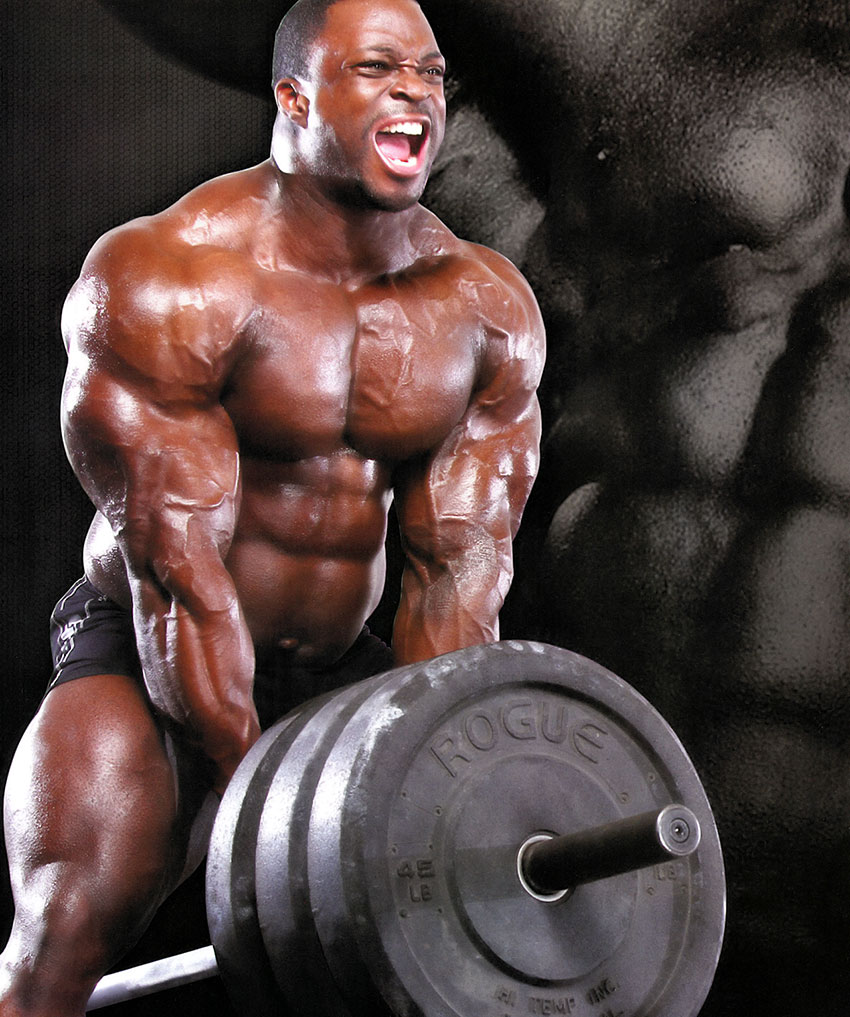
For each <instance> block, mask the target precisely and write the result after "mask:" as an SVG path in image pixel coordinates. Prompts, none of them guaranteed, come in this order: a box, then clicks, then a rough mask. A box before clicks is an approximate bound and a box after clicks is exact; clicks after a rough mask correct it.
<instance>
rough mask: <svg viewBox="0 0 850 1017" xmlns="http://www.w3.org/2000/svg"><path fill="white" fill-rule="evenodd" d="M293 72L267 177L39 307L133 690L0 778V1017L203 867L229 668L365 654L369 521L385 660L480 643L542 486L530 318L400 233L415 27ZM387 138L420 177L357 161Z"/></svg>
mask: <svg viewBox="0 0 850 1017" xmlns="http://www.w3.org/2000/svg"><path fill="white" fill-rule="evenodd" d="M312 52H313V57H314V59H313V61H312V63H311V69H310V76H309V77H306V78H305V79H304V80H300V79H295V78H293V77H291V76H290V77H285V78H282V79H281V81H279V82H278V83H277V85H276V89H275V95H276V99H277V103H278V118H277V121H276V123H275V128H274V136H273V141H272V158H271V159H270V160H269V161H268V162H266V163H263V164H262V165H260V166H257V167H254V168H251V169H247V170H244V171H240V172H237V173H233V174H230V175H228V176H225V177H221V178H218V179H216V180H213V181H210V182H209V183H207V184H204V185H202V186H201V187H199V188H197V189H196V190H194V191H192V192H191V193H190V194H188V195H187V196H186V197H185V198H183V199H181V200H180V201H178V202H177V203H176V204H175V205H173V206H172V207H171V208H169V209H166V210H165V211H163V212H161V213H159V214H156V215H153V216H150V217H148V218H145V219H140V220H137V221H135V222H132V223H129V224H127V225H126V226H123V227H119V228H118V229H116V230H114V231H112V232H111V233H109V234H107V235H106V236H105V237H103V238H102V239H101V240H100V241H98V243H97V244H96V245H95V247H94V248H93V249H92V252H91V253H90V255H89V257H88V258H87V259H86V262H85V264H84V266H83V270H82V273H81V275H80V279H79V281H78V282H77V284H76V285H75V286H74V288H73V290H72V292H71V294H70V295H69V298H68V301H67V303H66V307H65V312H64V314H63V334H64V337H65V342H66V345H67V349H68V371H67V375H66V381H65V388H64V392H63V402H62V425H63V435H64V439H65V443H66V448H67V451H68V456H69V459H70V461H71V463H72V465H73V466H74V469H75V471H76V473H77V475H78V477H79V479H80V481H81V483H82V485H83V487H84V488H85V490H86V491H87V493H88V494H89V495H90V497H91V499H92V502H93V503H94V505H95V507H96V509H97V515H96V516H95V520H94V523H93V525H92V530H91V532H90V534H89V538H88V541H87V545H86V555H85V559H86V572H87V574H88V576H89V578H90V579H91V580H92V581H93V582H94V584H95V585H96V586H97V587H98V589H99V590H100V591H101V592H103V593H105V594H107V595H109V596H110V597H112V598H114V599H115V600H117V601H118V602H120V603H122V604H125V605H126V606H127V607H128V609H130V610H131V611H132V616H133V621H134V624H135V629H136V637H137V644H138V648H139V655H140V658H141V661H142V665H143V670H144V686H145V689H144V690H143V689H142V688H141V687H140V684H139V683H138V682H136V681H135V680H133V679H131V678H129V677H126V676H123V675H118V674H101V675H89V676H86V677H81V678H77V679H75V680H73V681H68V682H65V683H64V684H60V685H58V686H57V687H56V688H54V689H53V690H52V691H50V693H49V694H48V695H47V696H46V697H45V699H44V701H43V703H42V706H41V708H40V710H39V713H38V715H37V716H36V718H35V720H34V721H33V722H32V724H31V725H30V727H29V728H28V730H27V732H26V733H25V735H24V738H23V739H22V741H21V744H20V745H19V747H18V750H17V752H16V755H15V759H14V761H13V764H12V767H11V771H10V775H9V780H8V784H7V790H6V797H5V811H4V820H5V832H6V841H7V849H8V857H9V865H10V874H11V882H12V888H13V893H14V897H15V908H16V910H15V921H14V926H13V929H12V934H11V937H10V940H9V943H8V944H7V946H6V948H5V950H4V952H3V955H2V958H0V1014H1V1015H2V1017H24V1015H27V1017H82V1014H83V1012H84V1007H85V1003H86V1001H87V999H88V997H89V995H90V993H91V990H92V988H93V987H94V985H95V983H96V982H97V980H98V978H99V977H100V976H101V975H103V973H104V972H105V971H106V970H107V968H108V967H110V966H111V965H112V964H113V963H115V962H116V961H117V960H118V958H119V957H120V956H121V954H122V953H123V952H124V951H126V949H127V948H128V947H129V946H130V945H132V943H133V942H134V941H135V939H136V938H137V937H138V936H139V934H140V933H141V932H142V931H143V930H144V928H145V926H146V925H147V923H148V922H149V920H150V918H151V916H152V914H153V913H154V911H155V910H156V908H157V907H158V905H159V904H160V903H161V901H162V900H163V898H164V897H165V896H166V895H167V894H168V893H169V892H170V890H171V889H173V887H174V886H175V885H176V883H177V882H178V881H179V879H180V876H181V874H182V873H184V872H185V871H187V870H191V867H192V865H193V864H197V862H198V860H199V849H200V851H203V848H204V840H203V833H204V830H205V828H208V823H209V818H210V810H211V807H212V808H214V806H215V804H216V803H217V798H216V796H215V794H213V792H214V791H221V790H222V789H223V788H224V787H225V785H226V784H227V781H228V779H229V778H230V776H231V775H232V773H233V771H234V770H235V768H236V766H237V765H238V763H239V762H240V760H241V759H242V758H243V756H244V754H245V752H247V750H248V749H249V747H250V746H251V745H252V744H253V742H254V741H255V740H256V738H257V737H258V735H259V720H258V716H257V711H256V709H255V705H254V701H253V698H252V686H253V681H254V669H255V668H254V665H255V659H256V655H257V654H258V653H260V652H265V651H267V650H268V649H270V648H278V649H279V650H281V651H282V652H283V654H284V655H286V654H289V655H291V659H292V660H293V661H294V662H296V663H298V664H299V665H305V666H306V667H307V668H308V669H309V668H313V669H315V670H318V669H320V668H321V667H322V666H323V665H326V664H331V663H333V662H335V661H336V660H338V659H339V658H340V657H341V656H342V655H343V654H344V653H345V651H346V650H347V649H348V648H349V647H350V646H351V645H352V643H353V642H354V641H355V639H356V637H357V636H358V634H359V633H360V632H361V630H362V627H363V624H364V622H365V620H366V618H367V617H368V616H369V615H370V613H371V612H372V611H373V609H374V607H375V605H376V603H377V601H378V598H379V596H380V594H381V590H382V587H383V583H384V572H385V559H384V539H385V536H386V528H387V512H388V509H389V506H390V502H391V500H392V498H393V497H395V498H396V501H397V514H398V519H399V524H400V528H401V535H402V543H403V546H404V552H405V569H404V573H403V577H402V588H401V599H400V605H399V609H398V614H397V617H396V621H395V626H394V632H393V650H394V654H395V657H396V659H397V661H398V662H399V663H405V662H412V661H416V660H421V659H425V658H429V657H432V656H435V655H437V654H440V653H443V652H447V651H449V650H453V649H457V648H459V647H462V646H466V645H470V644H474V643H478V642H486V641H489V640H492V639H495V638H498V633H499V620H498V616H499V610H500V608H501V605H502V602H503V600H504V597H505V594H506V592H507V589H508V586H509V585H510V582H511V578H512V575H513V561H512V548H511V542H512V539H513V537H514V536H515V534H516V531H517V527H518V526H519V522H520V517H521V515H522V511H523V508H524V506H525V502H526V499H527V498H528V494H529V490H530V488H531V484H532V482H533V479H534V476H535V474H536V471H537V465H538V454H539V439H540V414H539V408H538V403H537V397H536V388H537V385H538V382H539V379H540V375H541V372H542V368H543V356H544V350H543V346H544V337H543V329H542V323H541V318H540V313H539V311H538V308H537V303H536V301H535V299H534V297H533V295H532V293H531V290H530V289H529V287H528V285H527V284H526V282H525V281H524V279H523V278H522V276H521V275H520V274H519V272H518V271H517V270H516V269H515V268H514V267H513V265H511V264H510V263H509V262H508V261H506V260H505V259H504V258H503V257H501V256H500V255H498V254H495V253H493V252H491V251H488V250H486V249H484V248H480V247H476V246H475V245H473V244H469V243H465V242H463V241H461V240H459V239H457V238H456V237H455V236H454V235H453V234H452V233H451V232H450V231H449V230H448V229H447V228H446V227H445V226H443V225H442V223H441V222H440V221H439V220H438V219H437V218H435V217H434V216H433V215H432V214H431V213H429V212H427V211H426V210H425V209H424V208H422V206H421V205H419V204H418V199H419V197H420V195H421V193H422V189H423V187H424V184H425V180H426V178H427V174H428V170H429V169H430V165H431V161H432V159H433V156H434V154H435V153H436V150H437V148H438V147H439V144H440V141H441V140H442V135H443V127H444V121H445V103H444V97H443V87H442V58H441V57H440V55H439V51H438V50H437V46H436V42H435V40H434V38H433V34H432V32H431V30H430V27H429V26H428V24H427V22H426V20H425V18H424V16H423V15H422V13H421V11H420V9H419V7H418V6H417V5H416V4H414V3H412V2H410V0H343V2H339V3H336V4H335V5H333V6H332V7H331V8H330V9H329V11H328V14H327V17H326V19H325V22H324V23H323V27H322V29H321V32H320V34H319V36H318V37H317V41H316V42H315V44H314V49H313V51H312ZM411 121H413V122H415V124H418V125H420V126H421V127H422V131H423V133H422V141H423V145H422V146H421V147H420V148H419V149H418V151H419V153H420V154H419V156H416V148H415V147H414V146H411V147H410V150H409V151H410V153H412V154H411V156H410V158H408V159H407V160H406V161H405V159H399V158H398V157H397V156H395V157H393V158H389V157H387V156H386V155H382V154H381V151H382V150H383V149H382V146H381V144H379V139H378V137H377V135H378V134H379V133H380V132H381V131H383V130H384V129H385V128H386V126H387V125H388V124H390V123H391V125H392V126H399V125H402V126H404V125H408V126H409V124H410V122H411ZM382 140H383V141H386V139H382ZM399 140H400V139H396V144H395V145H394V146H392V147H391V148H390V151H391V152H395V153H398V152H399V148H400V147H401V148H402V149H403V143H402V146H399V145H398V141H399ZM403 154H404V153H403V152H402V155H403ZM405 162H406V163H409V165H405ZM279 670H280V672H281V673H283V674H285V673H286V668H285V667H283V666H282V667H281V668H280V669H279ZM276 673H277V672H276Z"/></svg>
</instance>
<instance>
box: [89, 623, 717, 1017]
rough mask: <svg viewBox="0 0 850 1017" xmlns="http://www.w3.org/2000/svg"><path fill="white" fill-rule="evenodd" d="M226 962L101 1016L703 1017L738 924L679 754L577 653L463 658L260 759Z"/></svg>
mask: <svg viewBox="0 0 850 1017" xmlns="http://www.w3.org/2000/svg"><path fill="white" fill-rule="evenodd" d="M206 898H207V900H206V905H207V919H208V924H209V927H210V935H211V940H212V946H211V947H207V948H204V949H202V950H198V951H192V952H190V953H189V954H182V955H180V956H178V957H176V958H167V959H165V960H163V961H159V962H154V963H153V964H151V965H143V966H142V967H141V968H135V969H131V970H130V971H128V972H123V973H121V972H119V973H117V974H112V975H107V976H106V977H105V978H104V979H103V980H102V981H101V982H100V983H99V984H98V987H97V988H96V989H95V992H94V993H93V995H92V998H91V1000H90V1001H89V1007H88V1008H89V1009H95V1008H96V1007H99V1006H103V1005H106V1003H112V1002H117V1001H120V1000H121V999H129V998H133V997H135V996H138V995H141V994H143V993H147V992H150V991H155V990H156V989H157V988H166V987H170V986H175V985H180V984H185V983H187V982H190V981H193V980H195V979H197V978H203V977H208V976H209V975H211V974H214V973H216V972H217V973H218V974H220V975H221V977H222V978H223V980H224V982H225V985H226V987H227V990H228V994H229V996H230V998H231V1000H232V1001H233V1005H234V1008H235V1009H236V1011H237V1012H238V1013H240V1014H250V1015H252V1017H264V1015H269V1017H270V1015H272V1014H275V1015H286V1014H291V1015H293V1017H296V1015H299V1014H305V1015H306V1014H309V1015H311V1017H366V1015H369V1017H389V1015H392V1017H414V1015H415V1017H509V1015H510V1017H513V1015H514V1014H520V1013H522V1014H566V1015H576V1017H591V1015H593V1017H615V1015H617V1014H628V1015H629V1017H650V1015H658V1017H661V1015H663V1017H694V1015H696V1014H697V1013H698V1012H699V1009H700V1007H701V1006H702V1003H703V1002H704V1000H705V997H706V995H707V993H708V990H709V988H710V986H711V982H712V979H713V976H714V971H715V969H716V965H717V961H718V957H719V953H720V948H721V943H722V938H723V929H724V921H725V881H724V872H723V860H722V853H721V849H720V843H719V839H718V835H717V830H716V827H715V824H714V820H713V816H712V813H711V808H710V805H709V802H708V800H707V797H706V795H705V792H704V790H703V787H702V785H701V783H700V781H699V778H698V776H697V774H696V771H695V769H694V767H693V765H692V764H691V762H690V760H689V758H688V756H687V754H686V752H685V750H684V748H683V747H682V745H681V743H680V742H679V740H678V739H677V737H676V735H675V734H674V733H673V731H672V730H671V729H670V727H669V726H668V725H667V724H666V722H665V721H664V720H663V719H662V718H661V716H660V715H659V714H658V713H657V712H656V711H655V710H654V709H653V708H652V707H651V706H650V704H649V703H647V701H646V700H645V699H644V698H643V697H642V696H640V695H639V694H638V693H637V692H636V691H635V690H634V689H632V688H631V687H630V686H629V685H627V684H626V683H625V682H623V681H622V680H621V679H620V678H618V677H617V676H616V675H614V674H612V673H611V672H610V671H607V670H606V669H605V668H603V667H601V666H600V665H598V664H595V663H594V662H592V661H589V660H588V659H586V658H584V657H581V656H579V655H577V654H575V653H572V652H570V651H567V650H563V649H560V648H557V647H552V646H547V645H544V644H540V643H531V642H519V641H511V642H502V643H494V644H489V645H487V646H479V647H471V648H469V649H465V650H461V651H458V652H456V653H451V654H446V655H444V656H442V657H437V658H435V659H434V660H431V661H427V662H425V663H423V664H416V665H411V666H408V667H403V668H398V669H395V670H393V671H389V672H387V673H385V674H381V675H377V676H375V677H374V678H370V679H367V680H366V681H364V682H360V683H357V684H355V685H352V686H349V687H347V688H344V689H342V690H339V691H336V692H333V693H330V694H328V695H325V696H323V697H320V698H318V699H315V700H312V701H310V702H309V703H306V704H304V705H303V706H302V707H300V708H298V709H297V710H295V711H293V713H291V714H289V715H288V716H287V717H285V718H283V719H282V720H281V721H279V722H278V723H277V724H275V725H274V726H273V727H271V728H270V729H269V730H268V731H266V732H265V733H264V734H263V735H262V737H261V738H260V740H259V741H258V742H257V743H256V745H254V747H253V748H252V749H251V751H250V752H249V753H248V755H247V756H246V758H245V759H244V760H243V762H242V764H241V765H240V767H239V769H238V770H237V772H236V774H235V775H234V778H233V780H232V781H231V783H230V785H229V787H228V789H227V791H226V793H225V795H224V797H223V799H222V802H221V806H220V808H219V813H218V816H217V818H216V821H215V825H214V828H213V833H212V837H211V842H210V848H209V854H208V859H207V888H206Z"/></svg>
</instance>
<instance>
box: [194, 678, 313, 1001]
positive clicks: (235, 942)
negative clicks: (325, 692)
mask: <svg viewBox="0 0 850 1017" xmlns="http://www.w3.org/2000/svg"><path fill="white" fill-rule="evenodd" d="M327 698H328V697H327V696H325V697H322V698H321V699H320V700H316V701H310V702H309V703H306V704H304V705H303V706H302V707H300V708H299V709H297V710H293V711H292V712H291V713H289V714H287V715H286V716H285V717H283V718H281V720H279V721H277V723H275V724H274V725H273V726H272V727H270V728H269V729H268V730H267V731H265V732H264V733H263V734H262V735H261V736H260V738H259V739H258V740H257V741H256V742H255V744H254V745H253V746H252V747H251V749H250V750H249V752H248V753H247V755H246V756H245V758H244V759H243V760H242V762H241V763H240V764H239V767H238V768H237V770H236V773H234V775H233V777H232V778H231V780H230V783H229V784H228V786H227V789H226V790H225V793H224V795H223V796H222V800H221V804H220V805H219V809H218V813H217V815H216V819H215V824H214V826H213V831H212V834H211V837H210V845H209V849H208V852H207V873H206V908H207V922H208V924H209V929H210V937H211V939H212V944H213V947H214V948H215V954H216V961H217V964H218V969H219V972H220V974H221V976H222V979H223V980H224V983H225V985H226V987H227V990H228V995H229V996H230V998H231V1000H232V1001H233V1003H234V1006H235V1007H236V1008H237V1011H238V1012H239V1013H244V1014H251V1015H252V1017H271V1015H273V1014H278V1013H279V1012H280V1005H281V1002H280V990H279V989H278V987H277V982H276V980H275V977H274V975H273V973H272V970H271V966H270V964H269V961H268V957H267V956H266V952H265V948H264V945H263V939H262V936H261V934H260V927H259V923H258V920H257V904H256V896H255V851H256V842H257V829H258V827H259V825H260V817H261V815H262V811H263V805H264V802H265V799H266V793H267V791H268V786H269V784H270V782H271V780H272V778H273V777H274V775H275V772H276V770H277V767H278V765H279V763H280V760H281V759H282V758H283V756H284V755H285V754H286V752H287V750H288V749H289V746H290V744H291V742H292V739H293V738H294V737H295V735H296V734H297V733H298V731H299V730H300V729H301V726H302V725H303V724H304V723H306V721H307V720H308V719H309V717H310V716H311V715H312V713H313V712H314V711H315V710H317V709H319V707H320V706H321V703H322V702H323V701H324V700H325V699H327Z"/></svg>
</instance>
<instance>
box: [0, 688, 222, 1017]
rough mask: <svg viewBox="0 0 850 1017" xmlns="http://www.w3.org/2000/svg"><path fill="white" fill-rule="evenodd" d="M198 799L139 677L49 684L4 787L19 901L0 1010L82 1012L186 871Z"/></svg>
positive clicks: (5, 1016)
mask: <svg viewBox="0 0 850 1017" xmlns="http://www.w3.org/2000/svg"><path fill="white" fill-rule="evenodd" d="M194 797H195V800H194V802H191V803H184V802H181V801H180V796H179V795H178V784H177V780H176V773H175V767H174V765H173V763H172V759H171V758H170V756H169V753H168V752H167V750H166V743H165V740H164V738H163V735H162V733H161V732H160V730H159V729H158V727H157V725H156V724H155V722H154V719H153V716H152V714H151V711H150V707H149V705H148V703H147V702H146V700H145V698H144V696H143V694H142V692H141V690H140V688H139V686H138V684H137V683H136V682H135V681H133V680H132V679H130V678H127V677H124V676H117V675H99V676H89V677H85V678H80V679H76V680H74V681H70V682H67V683H66V684H63V685H59V686H58V687H56V688H55V689H53V691H51V692H50V693H49V695H48V696H47V697H46V698H45V700H44V702H43V704H42V707H41V710H40V711H39V713H38V715H37V716H36V718H35V720H34V721H33V722H32V724H31V725H30V727H29V729H28V730H27V732H26V733H25V735H24V737H23V739H22V741H21V744H20V746H19V748H18V751H17V753H16V756H15V759H14V760H13V763H12V767H11V770H10V773H9V779H8V784H7V789H6V800H5V827H6V840H7V848H8V854H9V867H10V871H11V878H12V890H13V894H14V898H15V907H16V912H15V920H14V924H13V927H12V933H11V936H10V939H9V943H8V944H7V946H6V949H5V951H4V952H3V955H2V958H0V1015H2V1017H23V1015H27V1017H36V1015H38V1017H81V1015H82V1014H83V1012H84V1010H85V1004H86V1001H87V1000H88V997H89V995H90V993H91V990H92V989H93V987H94V985H95V983H96V982H97V980H98V979H99V978H100V977H101V976H102V975H103V973H104V972H105V971H106V970H107V968H108V967H110V966H111V965H112V964H113V963H115V961H116V960H117V959H118V958H119V957H120V956H121V955H122V954H123V953H124V952H125V951H126V950H127V949H128V948H129V947H130V946H131V945H132V944H133V943H134V942H135V940H136V939H137V938H138V937H139V935H140V934H141V933H142V932H143V931H144V929H145V927H146V926H147V924H148V922H149V921H150V919H151V917H152V916H153V914H154V912H155V910H156V908H157V907H158V906H159V904H160V903H161V902H162V900H163V899H164V898H165V896H166V895H167V894H168V893H169V892H170V890H172V889H173V887H174V886H175V885H176V883H177V882H178V880H179V877H180V875H181V873H182V871H183V869H184V865H185V862H186V853H187V847H188V843H189V828H190V826H191V822H192V819H193V818H194V817H193V816H192V815H188V814H187V813H188V812H194V811H196V810H197V808H196V807H197V804H198V803H200V801H201V800H202V797H203V796H202V795H197V796H194Z"/></svg>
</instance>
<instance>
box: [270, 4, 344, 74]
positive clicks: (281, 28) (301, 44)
mask: <svg viewBox="0 0 850 1017" xmlns="http://www.w3.org/2000/svg"><path fill="white" fill-rule="evenodd" d="M336 3H339V0H298V2H297V3H296V4H294V5H293V6H292V7H290V8H289V10H288V11H287V12H286V14H284V16H283V18H282V19H281V22H280V24H279V25H278V28H277V32H276V33H275V37H274V56H273V57H272V87H274V86H275V85H276V84H277V83H278V81H280V80H281V78H289V77H293V78H306V77H307V76H308V75H309V73H310V52H311V50H312V48H313V43H314V42H315V41H316V37H317V36H318V34H319V32H321V30H322V28H323V27H324V24H325V17H326V16H327V13H328V9H329V8H330V7H333V5H334V4H336Z"/></svg>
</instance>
